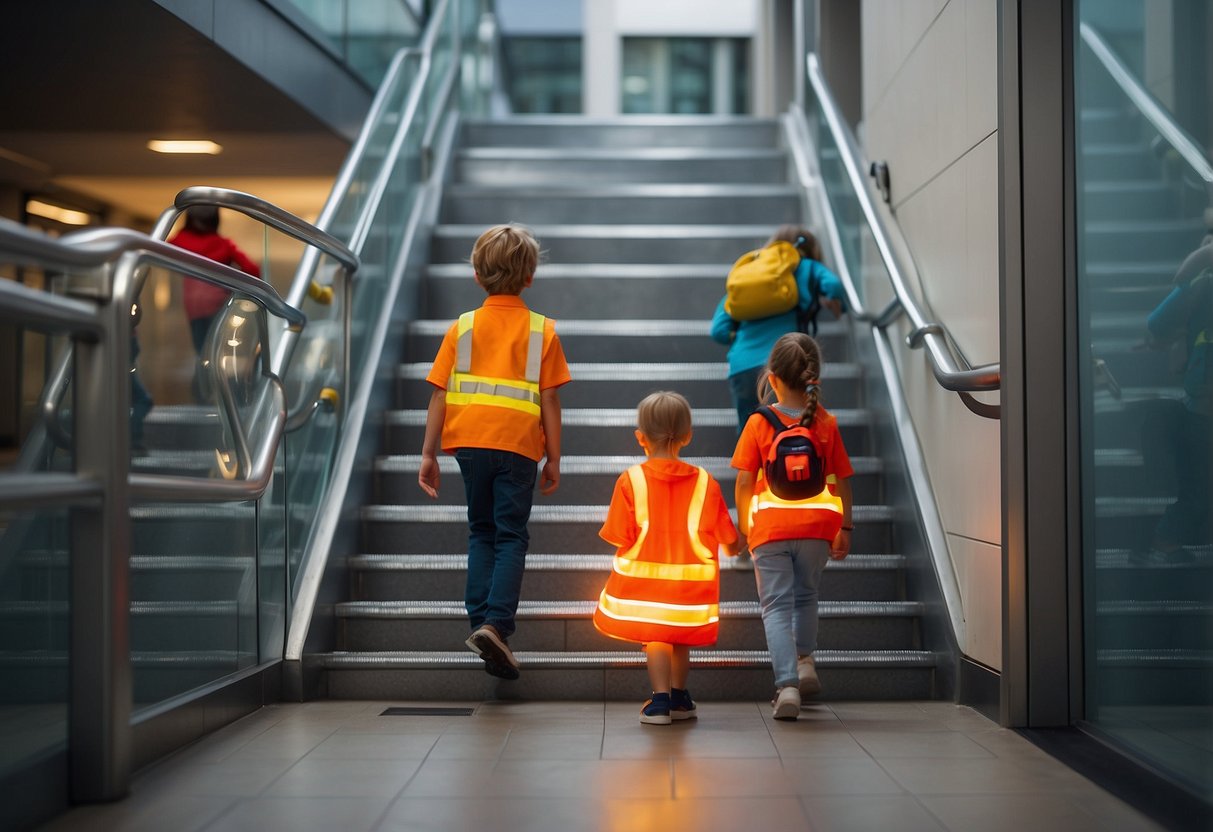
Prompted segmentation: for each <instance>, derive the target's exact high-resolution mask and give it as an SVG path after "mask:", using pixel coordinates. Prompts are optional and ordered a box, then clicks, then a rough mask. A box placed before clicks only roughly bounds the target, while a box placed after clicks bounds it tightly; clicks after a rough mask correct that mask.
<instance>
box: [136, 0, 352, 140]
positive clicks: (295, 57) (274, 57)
mask: <svg viewBox="0 0 1213 832" xmlns="http://www.w3.org/2000/svg"><path fill="white" fill-rule="evenodd" d="M153 2H155V3H157V4H158V5H160V6H162V7H164V8H165V9H167V10H168V11H170V12H172V13H173V14H174V15H176V16H177V17H179V18H180V19H181V20H182V21H184V22H186V23H188V24H189V25H190V26H192V27H193V28H195V29H197V30H198V31H199V32H200V33H201V34H203V35H204V36H206V37H207V38H209V39H210V40H211V41H213V42H214V43H215V45H216V46H218V47H220V48H221V49H223V50H224V51H226V52H227V53H229V54H230V55H232V57H234V58H236V59H237V60H238V61H240V62H241V63H242V64H244V65H245V66H247V67H248V68H249V69H251V70H253V71H254V72H256V73H257V74H258V75H260V76H261V77H263V78H264V79H266V80H267V81H269V82H270V83H271V84H273V85H274V86H275V87H277V88H278V89H279V90H281V91H282V92H283V93H285V94H286V95H288V96H289V97H290V98H292V99H293V100H294V101H295V102H297V103H298V104H299V105H301V106H302V107H303V108H304V109H306V110H307V111H308V112H310V113H311V114H312V115H314V116H315V117H316V118H317V119H319V120H320V121H321V122H323V123H324V124H326V125H327V126H328V127H329V128H330V129H332V130H333V131H334V132H336V133H337V134H338V135H340V136H342V137H344V138H346V139H347V140H349V141H353V140H354V139H355V138H356V137H357V135H358V129H359V128H360V127H361V126H362V119H363V117H364V116H365V115H366V111H367V109H368V108H369V107H370V103H371V98H372V95H373V91H372V90H370V89H369V88H368V87H367V86H366V85H365V84H364V83H363V82H362V81H360V80H359V79H357V78H356V77H354V75H353V74H352V73H350V72H349V71H348V70H346V69H345V67H344V66H343V65H342V64H341V62H340V61H339V60H338V59H337V58H336V56H334V55H333V54H332V53H331V52H329V51H328V50H327V49H325V48H324V47H322V46H321V45H319V44H318V43H317V42H316V41H314V40H312V39H311V38H309V37H308V36H307V35H305V34H304V33H303V32H302V31H301V30H300V29H299V28H297V27H296V26H294V25H292V24H291V23H290V22H288V21H287V20H286V19H285V18H284V17H283V16H282V15H280V14H279V13H278V12H276V11H275V10H274V9H273V8H272V7H271V6H270V5H267V4H266V3H263V2H261V0H153Z"/></svg>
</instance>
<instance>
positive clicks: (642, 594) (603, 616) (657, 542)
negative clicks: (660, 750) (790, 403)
mask: <svg viewBox="0 0 1213 832" xmlns="http://www.w3.org/2000/svg"><path fill="white" fill-rule="evenodd" d="M636 422H637V424H638V426H639V427H638V428H637V430H636V441H638V442H639V443H640V447H642V448H644V452H645V455H646V456H647V457H648V460H647V461H645V463H644V464H643V465H634V466H632V467H631V468H629V469H628V470H627V471H625V472H624V473H623V474H621V475H620V477H619V479H618V480H617V481H616V482H615V492H614V494H612V495H611V505H610V507H609V508H608V509H607V517H606V522H605V523H604V524H603V526H602V530H601V531H600V532H599V535H600V536H601V537H602V539H603V540H605V541H607V542H608V543H610V544H611V545H613V546H615V547H616V552H615V560H614V563H613V566H612V570H611V575H610V577H609V578H607V583H606V587H605V588H604V589H603V590H602V594H601V595H599V597H598V608H597V609H596V610H595V611H594V626H595V627H597V628H598V630H599V631H601V632H603V633H605V634H606V635H608V636H612V637H613V638H619V639H624V640H626V641H636V642H640V643H642V644H644V649H645V654H646V656H647V658H648V670H649V683H650V686H651V688H652V695H651V696H650V698H649V700H648V701H647V702H645V703H644V707H643V708H642V709H641V711H640V721H641V722H642V723H645V724H649V725H669V724H670V722H671V721H672V720H675V719H693V718H694V717H695V716H696V708H695V702H694V700H692V699H691V694H690V693H689V692H688V690H687V676H688V674H689V673H690V669H691V647H692V646H695V647H701V646H705V645H710V644H715V643H716V633H717V630H718V628H719V621H720V571H719V565H718V560H717V554H718V550H719V548H720V547H721V546H723V547H724V549H725V551H726V552H728V553H729V554H730V555H735V554H737V549H738V544H737V530H736V529H735V528H734V527H733V521H732V519H731V518H730V517H729V511H728V508H727V507H726V506H725V504H724V497H723V496H722V495H721V493H720V486H719V485H718V484H717V482H716V480H714V479H712V477H711V476H710V475H709V474H708V472H707V471H705V470H703V469H702V468H698V467H696V466H694V465H688V464H687V463H685V462H682V461H681V460H680V459H679V458H678V453H679V451H680V450H681V449H682V448H683V447H684V446H686V444H687V443H688V442H690V441H691V406H690V405H689V404H688V403H687V400H686V399H685V398H683V397H682V396H680V395H679V394H677V393H665V392H662V393H653V394H651V395H649V396H646V397H645V398H644V400H642V401H641V402H640V406H639V407H638V408H637V418H636Z"/></svg>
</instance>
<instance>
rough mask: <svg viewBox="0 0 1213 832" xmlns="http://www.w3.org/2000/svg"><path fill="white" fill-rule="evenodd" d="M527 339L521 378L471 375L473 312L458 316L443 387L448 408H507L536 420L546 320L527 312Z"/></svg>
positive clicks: (474, 316) (535, 313)
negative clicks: (451, 362) (452, 355)
mask: <svg viewBox="0 0 1213 832" xmlns="http://www.w3.org/2000/svg"><path fill="white" fill-rule="evenodd" d="M528 313H529V315H530V337H529V338H528V340H527V354H526V376H525V378H523V379H521V380H520V379H513V378H497V377H494V376H481V375H473V374H472V324H473V322H474V321H475V318H476V312H475V310H473V311H471V312H464V313H463V314H462V315H460V316H459V328H458V330H457V338H456V341H455V368H454V370H453V371H452V372H451V378H450V381H449V382H447V386H446V403H447V405H448V406H450V405H455V406H461V405H462V406H466V405H472V404H481V405H488V406H490V407H508V408H510V409H512V410H519V411H521V412H523V413H526V414H528V415H531V416H533V417H535V419H536V420H538V419H539V370H540V367H541V365H542V361H543V326H544V322H545V321H546V318H544V316H543V315H540V314H539V313H538V312H529V310H528Z"/></svg>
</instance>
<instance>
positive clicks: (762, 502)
mask: <svg viewBox="0 0 1213 832" xmlns="http://www.w3.org/2000/svg"><path fill="white" fill-rule="evenodd" d="M772 393H773V394H774V396H775V404H773V405H771V406H770V410H771V411H773V413H774V415H775V416H776V417H777V419H778V421H779V422H781V423H782V424H783V425H784V426H785V427H792V426H795V425H797V424H799V425H802V426H803V427H805V428H806V429H807V430H808V431H810V433H811V434H812V441H813V445H814V446H815V448H816V450H817V453H818V456H819V458H820V459H821V462H822V465H823V466H824V473H825V481H826V486H825V488H824V489H823V490H822V491H821V493H820V494H817V495H816V496H813V497H809V498H806V499H803V500H787V499H783V498H780V497H778V496H776V495H775V494H774V493H773V492H772V491H771V489H770V487H769V484H768V483H767V482H766V478H765V476H764V472H763V464H764V462H766V461H767V459H768V455H769V453H770V451H771V447H772V445H773V444H774V443H775V437H776V435H777V433H776V430H775V428H774V426H773V425H772V424H771V423H770V422H769V421H768V418H767V416H765V415H764V414H763V413H761V412H756V413H754V414H753V415H752V416H750V418H749V420H748V421H747V422H746V423H745V427H744V428H743V430H742V433H741V438H740V439H739V440H738V441H737V448H736V450H735V451H734V452H733V461H732V465H733V467H734V468H736V469H737V485H736V498H737V521H738V523H737V525H738V527H739V528H740V530H741V533H742V534H743V535H745V537H746V538H747V543H748V546H749V549H750V553H751V554H752V555H753V558H754V577H755V580H756V581H757V584H758V599H759V606H760V609H761V612H762V623H763V628H764V629H765V631H766V637H767V649H768V650H769V651H770V653H771V665H772V669H773V670H774V671H775V698H774V700H773V701H772V703H771V704H772V706H773V708H774V714H773V715H774V717H775V719H796V717H797V716H798V715H799V714H800V701H801V695H802V694H804V695H813V694H816V693H818V692H820V691H821V682H820V680H819V679H818V676H817V668H816V663H815V661H814V659H813V652H814V651H815V650H816V649H817V627H818V625H817V597H818V587H819V585H820V583H821V575H822V572H823V571H824V570H825V566H826V562H827V561H828V560H829V559H830V558H834V559H836V560H841V559H843V558H845V557H846V556H847V553H848V552H849V551H850V549H851V531H852V529H853V528H854V527H853V526H852V524H851V481H850V477H851V475H852V473H853V472H852V469H851V460H850V457H848V456H847V451H846V448H844V447H843V444H842V435H841V434H840V433H839V431H838V422H837V420H836V419H835V418H834V416H832V415H831V414H830V413H829V412H828V411H827V410H826V409H825V408H824V407H823V406H822V405H821V351H820V350H819V349H818V347H817V342H816V341H814V340H813V339H812V338H810V337H809V336H808V335H806V334H805V333H803V332H790V333H788V334H786V335H784V336H782V337H780V338H779V340H778V341H776V342H775V346H774V347H773V348H772V349H771V353H770V356H769V357H768V359H767V366H766V372H765V373H764V374H763V377H762V379H761V380H760V381H759V384H758V399H759V401H768V400H769V399H770V396H771V394H772Z"/></svg>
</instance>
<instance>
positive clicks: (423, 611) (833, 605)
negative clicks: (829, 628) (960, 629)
mask: <svg viewBox="0 0 1213 832" xmlns="http://www.w3.org/2000/svg"><path fill="white" fill-rule="evenodd" d="M335 606H336V614H337V617H338V618H363V619H365V618H379V619H383V618H390V619H409V618H412V619H416V618H453V619H465V618H467V609H466V608H465V607H464V605H463V602H462V601H342V602H340V603H338V604H336V605H335ZM597 606H598V602H597V601H520V602H519V604H518V613H517V617H518V618H519V619H520V620H534V619H538V618H588V617H590V616H591V615H593V613H594V609H595V608H596V607H597ZM922 611H923V605H922V604H921V603H920V602H918V601H821V602H819V604H818V615H819V616H820V617H821V618H857V617H895V618H906V617H913V616H917V615H921V614H922ZM759 615H760V613H759V608H758V602H757V601H721V602H720V616H721V618H757V617H759Z"/></svg>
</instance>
